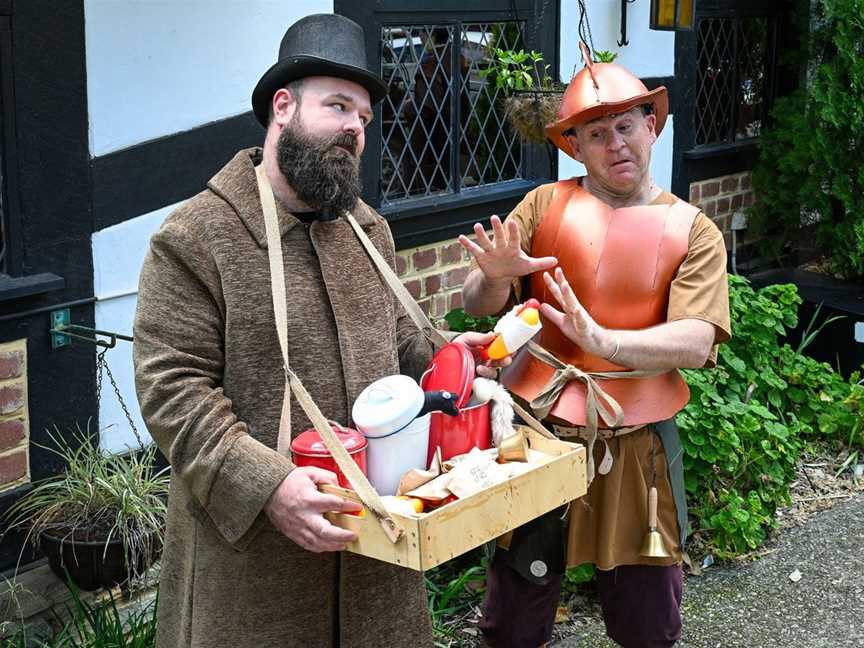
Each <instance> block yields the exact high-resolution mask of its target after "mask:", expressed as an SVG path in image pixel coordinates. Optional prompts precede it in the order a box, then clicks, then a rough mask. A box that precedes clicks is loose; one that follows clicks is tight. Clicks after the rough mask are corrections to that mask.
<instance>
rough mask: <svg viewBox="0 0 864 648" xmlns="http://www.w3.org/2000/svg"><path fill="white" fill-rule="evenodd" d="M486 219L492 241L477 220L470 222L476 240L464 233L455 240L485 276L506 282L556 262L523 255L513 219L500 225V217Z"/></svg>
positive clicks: (549, 258)
mask: <svg viewBox="0 0 864 648" xmlns="http://www.w3.org/2000/svg"><path fill="white" fill-rule="evenodd" d="M490 222H491V223H492V233H493V235H494V240H493V239H490V238H489V236H488V235H487V234H486V230H484V229H483V226H482V225H481V224H480V223H475V224H474V233H475V234H476V235H477V242H476V243H475V242H474V241H472V240H470V239H469V238H468V237H467V236H460V237H459V243H461V244H462V247H464V248H465V249H466V250H468V252H470V253H471V255H472V256H473V257H474V258H475V259H476V260H477V265H479V266H480V269H481V270H482V271H483V274H484V275H486V278H487V279H490V280H492V281H500V280H507V281H509V280H511V279H513V278H514V277H523V276H525V275H529V274H531V273H532V272H540V271H543V270H548V269H550V268H554V267H555V265H556V264H557V263H558V260H557V259H556V258H555V257H540V258H534V257H531V256H528V255H527V254H525V251H524V250H523V249H522V245H521V241H520V236H519V226H518V225H517V224H516V221H515V220H512V219H511V220H508V221H507V223H506V224H502V223H501V219H500V218H498V217H497V216H493V217H492V218H491V221H490Z"/></svg>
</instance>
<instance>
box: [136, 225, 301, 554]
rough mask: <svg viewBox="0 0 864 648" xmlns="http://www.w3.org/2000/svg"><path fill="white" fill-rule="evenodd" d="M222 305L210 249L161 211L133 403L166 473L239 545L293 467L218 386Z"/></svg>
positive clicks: (139, 330) (145, 273)
mask: <svg viewBox="0 0 864 648" xmlns="http://www.w3.org/2000/svg"><path fill="white" fill-rule="evenodd" d="M223 304H224V302H223V298H222V291H221V284H220V282H219V275H218V271H217V268H216V265H215V262H214V261H213V258H212V256H211V255H210V254H209V252H208V251H207V250H206V249H205V246H204V245H203V244H202V242H200V241H198V240H196V238H195V237H193V236H192V235H190V233H189V232H188V231H187V230H186V229H185V228H184V227H183V226H182V225H180V224H177V223H175V222H171V221H170V219H169V221H168V222H166V224H165V225H163V227H162V229H161V230H160V231H159V232H157V233H156V234H155V235H154V236H153V238H152V240H151V242H150V250H149V252H148V255H147V257H146V259H145V261H144V266H143V269H142V272H141V277H140V285H139V292H138V305H137V310H136V313H135V327H134V335H135V343H134V363H135V386H136V390H137V392H138V401H139V403H140V405H141V413H142V415H143V417H144V420H145V422H146V423H147V428H148V430H149V431H150V433H151V435H152V436H153V438H154V439H155V441H156V443H157V444H158V446H159V448H160V449H161V450H162V452H163V453H164V454H165V456H166V457H168V458H169V460H170V462H171V466H172V479H179V480H181V481H182V482H183V484H184V486H185V487H186V489H187V490H188V491H189V492H191V494H192V496H193V497H194V499H195V500H196V502H197V503H198V504H199V505H200V507H201V509H202V510H203V512H204V513H206V516H207V517H208V518H209V519H210V520H211V521H212V523H213V524H214V526H215V527H216V528H217V529H218V531H219V532H220V533H221V534H222V536H223V537H224V538H225V539H226V540H227V541H228V542H229V543H231V544H233V545H234V546H235V547H236V548H238V549H242V548H244V547H245V546H246V545H248V544H249V542H251V540H252V538H253V537H254V536H255V535H256V533H257V531H258V530H260V528H261V527H262V526H263V525H264V524H266V522H267V521H266V516H265V515H264V514H263V513H262V509H263V507H264V505H265V504H266V502H267V500H268V499H269V497H270V495H271V494H272V493H273V491H274V490H275V489H276V487H277V486H278V485H279V483H280V482H281V481H282V480H283V479H284V478H285V477H286V476H287V475H288V473H289V472H290V471H291V469H292V468H293V465H292V464H291V462H290V460H289V459H288V458H287V457H284V456H282V455H280V454H279V453H277V452H276V451H275V450H273V449H271V448H269V447H267V446H266V445H264V444H262V443H260V442H259V441H257V440H255V439H254V438H252V437H251V436H250V435H249V433H248V428H247V425H246V424H245V423H244V422H243V421H241V420H239V419H238V418H237V416H236V415H235V413H234V412H233V410H232V406H231V401H230V400H229V399H228V398H227V397H226V395H225V393H224V392H223V389H222V376H223V369H224V348H225V345H224V343H225V340H224V325H225V322H224V317H223V313H224V306H223Z"/></svg>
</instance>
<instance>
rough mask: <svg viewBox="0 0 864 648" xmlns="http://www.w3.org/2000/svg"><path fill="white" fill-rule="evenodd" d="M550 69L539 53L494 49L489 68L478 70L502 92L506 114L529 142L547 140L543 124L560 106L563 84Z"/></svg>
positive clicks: (544, 124) (554, 116)
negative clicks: (551, 73)
mask: <svg viewBox="0 0 864 648" xmlns="http://www.w3.org/2000/svg"><path fill="white" fill-rule="evenodd" d="M549 68H550V66H549V65H548V64H544V63H543V54H542V53H540V52H536V51H534V50H531V51H530V52H526V51H525V50H502V49H500V48H495V50H494V55H493V56H492V57H491V62H490V65H489V67H488V68H487V69H485V70H482V71H481V72H480V74H481V76H483V77H485V78H486V81H487V83H494V84H495V87H496V88H499V89H501V90H503V91H504V93H505V95H506V96H507V98H506V100H505V102H504V110H505V115H506V117H507V119H508V121H509V122H510V123H511V124H512V125H513V127H514V128H515V129H516V130H517V131H518V132H519V134H520V135H521V136H522V138H523V139H525V140H527V141H529V142H535V143H544V142H546V131H545V127H546V124H548V123H550V122H552V121H554V120H555V118H556V117H557V115H558V107H559V106H560V105H561V96H562V94H563V92H564V86H563V84H561V83H558V82H556V81H555V79H553V78H552V77H551V76H549Z"/></svg>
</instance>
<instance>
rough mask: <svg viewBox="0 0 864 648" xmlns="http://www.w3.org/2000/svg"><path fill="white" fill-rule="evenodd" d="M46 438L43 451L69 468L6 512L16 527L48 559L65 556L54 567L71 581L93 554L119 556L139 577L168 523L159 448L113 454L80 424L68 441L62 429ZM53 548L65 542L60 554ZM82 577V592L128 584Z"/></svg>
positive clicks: (158, 548) (166, 478)
mask: <svg viewBox="0 0 864 648" xmlns="http://www.w3.org/2000/svg"><path fill="white" fill-rule="evenodd" d="M88 428H89V425H88ZM48 436H49V438H50V439H51V445H46V446H42V445H39V447H41V448H43V449H45V450H48V451H49V452H51V453H53V454H55V455H56V456H57V457H58V458H59V459H60V460H61V461H62V462H63V463H64V464H65V466H66V469H65V471H64V472H62V473H60V474H58V475H53V476H51V477H48V478H46V479H43V480H41V481H39V482H36V484H35V487H34V488H33V490H31V491H30V492H28V493H26V494H25V495H24V496H23V497H22V498H21V499H20V500H18V501H17V502H16V503H15V504H14V505H13V506H12V507H11V508H10V509H9V511H8V512H7V514H6V515H7V518H8V519H9V521H10V524H11V525H12V526H18V527H22V528H25V529H27V538H28V540H30V541H31V542H32V543H33V544H34V545H37V546H40V545H41V546H42V548H43V549H44V550H45V551H46V552H48V555H49V561H52V558H53V559H54V560H58V559H59V563H56V564H55V562H54V561H52V562H51V566H52V568H54V569H55V571H57V572H58V573H59V574H60V575H63V574H64V573H68V574H69V575H70V577H71V578H72V579H73V581H77V580H78V579H77V578H76V568H81V569H83V567H82V565H81V563H83V562H84V556H85V555H87V554H88V552H89V553H91V554H93V555H94V556H96V557H97V558H98V557H99V554H101V557H102V558H103V559H107V558H108V556H109V552H113V553H115V554H117V555H118V556H120V560H121V561H122V565H121V567H124V568H125V573H123V574H122V575H123V576H131V577H137V576H139V575H140V574H141V573H142V572H143V571H144V570H146V569H147V568H148V567H149V566H150V564H151V563H152V562H153V560H154V559H155V558H156V557H157V556H158V553H159V552H160V551H161V547H162V533H163V529H164V525H165V516H166V499H167V495H168V485H169V476H168V473H167V471H168V469H167V468H164V469H162V470H159V471H156V470H155V469H154V462H155V456H156V446H155V445H153V444H150V445H149V446H147V447H144V445H143V444H141V448H142V449H141V450H140V451H138V452H129V453H127V454H112V453H110V452H107V451H105V450H103V449H101V448H100V447H99V442H98V437H97V436H96V435H94V434H90V433H89V431H88V429H87V428H85V429H84V430H82V429H81V428H80V427H78V426H77V425H76V427H75V428H74V429H73V430H71V432H70V434H69V435H67V436H66V437H64V436H63V435H61V434H60V433H59V430H57V429H56V428H55V429H54V431H53V432H51V431H49V432H48ZM136 436H137V431H136ZM138 440H139V443H140V442H141V440H140V438H139V439H138ZM35 445H38V444H35ZM49 545H51V546H54V545H59V547H60V553H59V555H58V556H56V557H55V556H54V555H53V554H52V553H50V552H49ZM70 548H71V555H70V554H69V549H70ZM97 569H98V567H97ZM121 572H122V570H121ZM82 578H83V581H84V582H76V584H77V585H79V587H81V588H82V589H96V588H97V587H98V586H99V585H103V586H110V585H111V583H112V582H122V580H125V579H122V578H118V577H117V574H116V573H115V574H110V573H109V574H106V576H105V578H103V579H101V580H100V576H99V575H97V576H95V580H94V577H92V576H88V574H86V573H85V574H84V575H83V577H82ZM105 579H108V580H105ZM94 583H95V586H93V584H94Z"/></svg>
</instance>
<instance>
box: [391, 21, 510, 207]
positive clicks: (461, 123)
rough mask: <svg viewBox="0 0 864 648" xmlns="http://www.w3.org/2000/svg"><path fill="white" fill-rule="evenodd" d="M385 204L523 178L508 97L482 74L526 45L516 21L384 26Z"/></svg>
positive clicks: (458, 191)
mask: <svg viewBox="0 0 864 648" xmlns="http://www.w3.org/2000/svg"><path fill="white" fill-rule="evenodd" d="M381 31H382V34H381V48H382V49H381V68H382V70H381V73H382V76H383V78H384V80H385V81H386V82H387V84H388V86H389V93H388V95H387V97H385V99H384V101H383V102H382V107H381V115H382V120H381V122H382V125H381V129H382V140H381V198H382V205H388V204H393V203H396V202H399V201H405V200H410V199H415V198H423V197H428V196H436V195H447V194H456V193H460V192H461V191H463V190H465V189H470V188H472V187H480V186H484V185H490V184H495V183H499V182H504V181H506V180H514V179H517V178H521V177H522V147H521V142H520V140H519V137H518V136H517V135H516V134H515V133H514V132H513V130H512V129H511V128H510V125H509V124H508V123H507V122H506V120H505V119H504V97H503V93H502V92H501V91H500V90H497V89H496V88H495V87H494V85H493V84H487V83H486V81H485V79H484V78H483V77H482V76H481V74H480V72H481V71H482V70H484V69H485V68H486V67H487V66H488V65H489V62H490V60H491V53H492V51H493V50H494V48H495V47H500V48H502V49H518V48H520V47H521V41H520V38H519V33H520V30H519V25H518V24H517V23H515V22H506V23H505V22H500V23H476V24H468V23H465V24H461V23H460V24H449V25H403V26H385V27H382V30H381Z"/></svg>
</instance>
